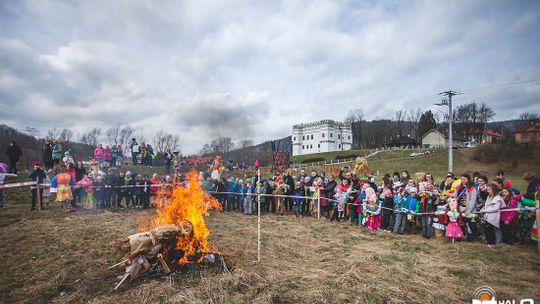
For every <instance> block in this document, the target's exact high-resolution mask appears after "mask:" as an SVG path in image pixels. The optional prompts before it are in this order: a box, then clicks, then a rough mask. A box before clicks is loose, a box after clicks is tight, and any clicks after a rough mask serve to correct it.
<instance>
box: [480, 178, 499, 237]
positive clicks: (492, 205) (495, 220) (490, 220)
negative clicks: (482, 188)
mask: <svg viewBox="0 0 540 304" xmlns="http://www.w3.org/2000/svg"><path fill="white" fill-rule="evenodd" d="M499 191H500V189H499V187H498V186H497V185H496V184H494V183H490V184H489V185H488V186H487V193H488V197H487V199H486V204H485V206H484V208H482V210H480V212H484V220H485V222H486V223H485V231H486V241H487V244H488V246H489V247H493V246H494V245H495V243H496V239H497V238H496V236H495V230H496V229H499V225H500V221H501V212H500V210H501V207H503V206H504V200H503V198H502V197H501V196H500V195H499Z"/></svg>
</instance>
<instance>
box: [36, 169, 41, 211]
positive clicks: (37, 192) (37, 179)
mask: <svg viewBox="0 0 540 304" xmlns="http://www.w3.org/2000/svg"><path fill="white" fill-rule="evenodd" d="M39 191H40V190H39V177H36V195H37V198H36V200H37V203H38V210H39V211H41V195H39Z"/></svg>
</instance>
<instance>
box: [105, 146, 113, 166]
mask: <svg viewBox="0 0 540 304" xmlns="http://www.w3.org/2000/svg"><path fill="white" fill-rule="evenodd" d="M103 154H104V156H103V157H104V159H105V162H106V163H107V165H108V167H113V163H112V151H111V148H109V146H105V149H103Z"/></svg>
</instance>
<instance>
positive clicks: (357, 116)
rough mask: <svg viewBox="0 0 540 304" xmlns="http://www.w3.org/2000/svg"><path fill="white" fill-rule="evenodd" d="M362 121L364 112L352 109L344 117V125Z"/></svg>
mask: <svg viewBox="0 0 540 304" xmlns="http://www.w3.org/2000/svg"><path fill="white" fill-rule="evenodd" d="M362 120H364V111H363V110H362V109H353V110H350V111H349V112H348V113H347V116H346V117H345V122H346V123H350V124H352V123H355V122H359V121H362Z"/></svg>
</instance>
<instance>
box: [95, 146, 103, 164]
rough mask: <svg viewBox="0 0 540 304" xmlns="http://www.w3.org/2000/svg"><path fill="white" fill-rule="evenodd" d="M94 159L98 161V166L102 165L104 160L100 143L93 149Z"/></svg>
mask: <svg viewBox="0 0 540 304" xmlns="http://www.w3.org/2000/svg"><path fill="white" fill-rule="evenodd" d="M94 159H95V160H96V161H97V162H98V163H99V165H100V166H102V165H103V162H104V161H105V149H103V146H102V145H101V144H99V145H98V146H97V147H96V149H95V150H94Z"/></svg>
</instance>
